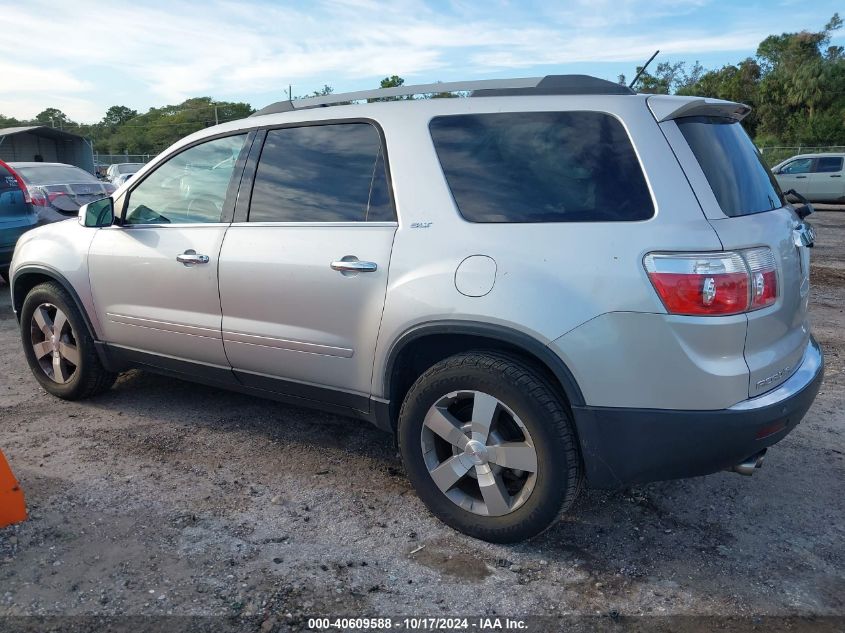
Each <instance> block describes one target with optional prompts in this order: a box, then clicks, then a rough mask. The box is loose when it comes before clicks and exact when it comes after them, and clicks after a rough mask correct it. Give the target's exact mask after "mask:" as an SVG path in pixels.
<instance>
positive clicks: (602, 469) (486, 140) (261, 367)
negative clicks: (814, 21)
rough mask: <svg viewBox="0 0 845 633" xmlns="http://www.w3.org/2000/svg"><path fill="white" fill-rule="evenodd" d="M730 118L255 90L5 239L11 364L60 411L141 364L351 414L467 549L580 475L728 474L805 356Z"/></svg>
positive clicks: (812, 369)
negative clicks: (15, 327) (102, 188)
mask: <svg viewBox="0 0 845 633" xmlns="http://www.w3.org/2000/svg"><path fill="white" fill-rule="evenodd" d="M445 91H462V92H463V93H464V96H463V98H451V99H448V98H445V99H442V98H441V99H422V98H420V99H409V98H406V99H401V100H396V101H386V98H389V97H403V96H404V97H407V96H409V95H411V94H422V93H441V92H445ZM467 93H469V95H470V96H465V95H466V94H467ZM361 101H365V103H360V102H361ZM356 102H358V103H356ZM315 106H326V107H315ZM748 112H749V108H748V107H746V106H744V105H741V104H737V103H729V102H725V101H717V100H711V99H702V98H692V97H672V96H654V95H652V96H650V95H639V94H634V93H633V92H631V91H629V90H628V89H626V88H625V87H623V86H619V85H617V84H613V83H610V82H606V81H603V80H599V79H594V78H591V77H584V76H550V77H545V78H542V79H537V78H533V79H521V80H509V81H492V82H490V81H477V82H469V83H454V84H433V85H428V86H416V87H401V88H393V89H387V90H383V91H376V92H372V93H352V94H348V95H333V96H328V97H319V98H312V99H303V100H299V101H294V102H281V103H278V104H274V105H272V106H269V107H267V108H265V109H264V110H261V111H259V112H257V113H256V114H255V115H253V116H252V117H250V118H247V119H244V120H241V121H235V122H231V123H226V124H223V125H220V126H216V127H213V128H210V129H207V130H202V131H200V132H197V133H196V134H193V135H191V136H189V137H187V138H185V139H184V140H182V141H180V142H179V143H177V144H175V145H174V146H173V147H171V148H170V149H168V150H167V151H165V152H164V153H162V154H161V155H160V156H159V157H158V158H156V159H155V160H153V161H152V162H151V163H149V164H148V165H145V166H144V168H143V169H141V170H140V171H139V172H138V174H137V175H136V176H135V177H134V178H133V179H132V180H131V181H130V182H128V183H127V184H126V185H124V186H122V187H121V188H119V189H118V190H117V191H116V192H115V194H114V196H113V197H111V198H106V199H103V200H101V201H98V202H93V203H90V204H88V205H87V206H86V207H84V208H83V209H81V211H80V217H79V221H76V220H71V221H67V222H62V223H59V224H55V225H51V226H46V227H43V228H39V229H37V230H34V231H30V232H29V233H27V234H25V235H24V236H23V237H22V238H21V239H20V241H19V242H18V245H17V249H16V251H15V255H14V260H13V263H12V271H11V274H12V297H13V304H14V308H15V311H16V313H17V316H18V319H19V321H20V324H21V335H22V339H23V347H24V351H25V353H26V358H27V360H28V362H29V365H30V366H31V368H32V371H33V373H34V375H35V377H36V379H37V380H38V381H39V383H40V384H41V385H42V386H43V387H44V388H45V389H46V390H47V391H49V392H50V393H52V394H54V395H56V396H58V397H60V398H67V399H75V398H82V397H86V396H91V395H93V394H95V393H97V392H100V391H102V390H104V389H108V388H109V386H110V385H111V384H112V382H113V381H114V378H115V374H116V373H117V372H120V371H122V370H124V369H126V368H129V367H140V368H144V369H149V370H151V371H156V372H162V373H165V374H169V375H172V376H176V377H179V378H184V379H187V380H195V381H199V382H203V383H207V384H210V385H214V386H219V387H221V388H224V389H235V390H238V391H243V392H247V393H251V394H255V395H259V396H265V397H270V398H278V399H279V400H284V401H287V402H292V403H296V404H302V405H309V406H311V405H313V406H317V407H321V408H324V409H327V410H329V411H332V412H336V413H340V414H345V415H352V416H358V417H361V418H364V419H367V420H370V421H371V422H373V423H374V424H376V425H377V426H379V427H380V428H382V429H384V430H386V431H390V432H393V433H395V436H396V440H397V443H398V447H399V450H400V452H401V455H402V459H403V462H404V465H405V468H406V471H407V474H408V477H409V478H410V479H411V481H412V483H413V485H414V486H415V488H416V490H417V491H418V493H419V495H420V497H421V498H422V500H423V501H424V502H425V503H426V505H427V506H428V507H429V508H430V510H431V511H432V512H433V513H434V514H435V515H436V516H438V517H439V518H440V519H442V520H443V521H444V522H446V523H447V524H449V525H450V526H453V527H454V528H456V529H458V530H461V531H463V532H465V533H467V534H470V535H472V536H475V537H478V538H481V539H485V540H489V541H496V542H512V541H518V540H521V539H525V538H528V537H531V536H533V535H535V534H537V533H539V532H540V531H542V530H543V529H545V528H547V527H548V526H550V525H551V524H553V523H554V522H555V520H556V519H557V518H558V516H559V515H560V514H561V513H562V512H564V511H566V510H567V509H568V508H569V507H570V506H571V505H572V503H573V501H574V500H575V498H576V495H577V494H578V491H579V489H580V488H581V487H582V484H583V483H586V484H587V485H588V486H591V487H605V488H608V487H610V488H613V487H620V486H625V485H629V484H634V483H642V482H648V481H655V480H661V479H671V478H678V477H690V476H696V475H704V474H708V473H713V472H716V471H720V470H724V469H732V470H737V471H739V472H743V473H746V474H749V473H750V472H752V471H753V470H754V468H755V467H756V466H759V464H760V463H761V460H762V456H763V454H764V453H765V451H766V448H767V447H769V446H771V445H773V444H775V443H776V442H778V441H780V440H781V439H783V438H784V437H785V436H786V435H787V434H788V433H789V432H790V431H791V430H792V429H793V428H795V426H796V425H797V424H798V422H799V421H800V420H801V418H802V416H803V415H804V414H805V412H806V411H807V409H808V408H809V406H810V404H811V403H812V401H813V398H814V397H815V395H816V393H817V391H818V388H819V384H820V382H821V379H822V373H823V361H822V354H821V351H820V349H819V347H818V345H817V344H816V342H815V341H814V340H813V338H812V337H811V335H810V327H809V324H808V321H807V302H808V294H809V247H810V246H812V240H813V233H812V228H811V227H810V226H809V225H808V224H807V223H806V222H805V221H804V220H803V216H804V215H806V213H807V212H808V211H809V210H810V208H809V207H799V208H794V207H792V206H790V205H788V204H786V203H785V202H784V198H783V194H782V193H781V191H780V189H779V188H778V185H777V183H776V182H775V181H774V180H773V178H772V176H771V174H770V172H769V171H768V169H766V167H765V166H764V164H763V163H762V161H761V159H760V156H759V154H758V152H757V151H756V149H755V147H754V145H753V144H752V143H751V141H750V140H749V138H748V136H747V135H746V134H745V132H744V131H743V129H742V127H741V125H740V123H739V121H740V119H742V118H743V117H744V116H745V115H746V114H747V113H748Z"/></svg>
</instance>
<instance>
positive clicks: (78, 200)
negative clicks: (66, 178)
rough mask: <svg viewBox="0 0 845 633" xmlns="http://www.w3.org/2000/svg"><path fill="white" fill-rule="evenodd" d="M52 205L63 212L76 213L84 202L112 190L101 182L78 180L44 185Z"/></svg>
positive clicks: (102, 196)
mask: <svg viewBox="0 0 845 633" xmlns="http://www.w3.org/2000/svg"><path fill="white" fill-rule="evenodd" d="M39 189H41V190H42V191H44V193H45V194H46V197H47V200H48V201H49V203H50V205H51V206H52V207H53V208H55V209H57V210H59V211H62V212H63V213H76V212H77V211H78V210H79V207H81V206H82V205H83V204H88V203H89V202H93V201H94V200H99V199H100V198H105V197H106V196H108V195H110V191H109V190H108V189H107V188H106V187H105V185H103V184H102V183H99V182H92V183H87V182H76V183H67V184H61V185H42V186H41V187H39Z"/></svg>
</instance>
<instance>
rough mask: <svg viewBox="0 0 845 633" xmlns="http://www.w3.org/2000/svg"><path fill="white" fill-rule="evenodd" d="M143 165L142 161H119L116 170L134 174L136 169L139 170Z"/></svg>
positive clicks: (120, 172) (121, 172)
mask: <svg viewBox="0 0 845 633" xmlns="http://www.w3.org/2000/svg"><path fill="white" fill-rule="evenodd" d="M143 166H144V163H121V164H120V165H118V166H117V172H118V173H119V174H134V173H135V172H136V171H140V170H141V167H143Z"/></svg>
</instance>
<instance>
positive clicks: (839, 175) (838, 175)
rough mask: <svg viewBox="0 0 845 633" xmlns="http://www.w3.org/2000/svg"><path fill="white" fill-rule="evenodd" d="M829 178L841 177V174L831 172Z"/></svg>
mask: <svg viewBox="0 0 845 633" xmlns="http://www.w3.org/2000/svg"><path fill="white" fill-rule="evenodd" d="M831 178H842V174H833V175H832V176H831Z"/></svg>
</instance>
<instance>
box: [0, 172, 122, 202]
mask: <svg viewBox="0 0 845 633" xmlns="http://www.w3.org/2000/svg"><path fill="white" fill-rule="evenodd" d="M12 166H13V167H15V169H16V170H17V171H18V173H19V174H20V175H21V177H22V178H23V179H24V181H25V182H26V185H27V188H28V189H29V192H30V195H31V196H32V201H33V203H34V204H36V205H38V206H44V207H51V208H52V209H55V210H56V211H59V212H61V213H63V214H65V215H73V214H76V212H77V211H78V210H79V207H81V206H82V205H83V204H88V203H89V202H93V201H94V200H99V199H100V198H105V197H106V196H109V195H111V194H112V193H113V192H114V190H115V187H114V185H112V184H111V183H103V182H100V181H99V180H97V179H96V178H95V177H94V176H92V175H91V174H89V173H87V172H85V171H84V170H82V169H79V168H78V167H74V166H73V165H63V164H57V163H44V164H40V165H39V164H33V163H28V164H13V165H12Z"/></svg>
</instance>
